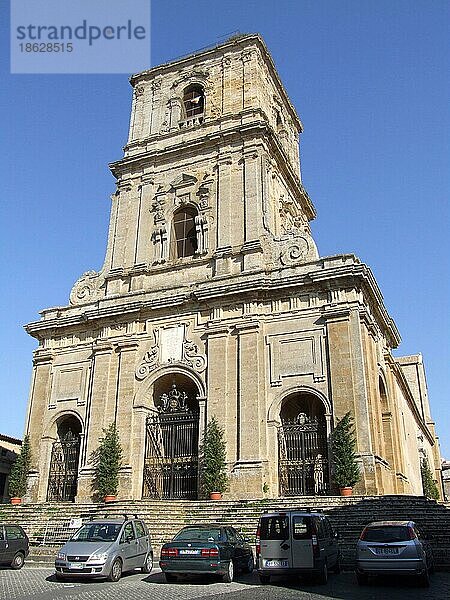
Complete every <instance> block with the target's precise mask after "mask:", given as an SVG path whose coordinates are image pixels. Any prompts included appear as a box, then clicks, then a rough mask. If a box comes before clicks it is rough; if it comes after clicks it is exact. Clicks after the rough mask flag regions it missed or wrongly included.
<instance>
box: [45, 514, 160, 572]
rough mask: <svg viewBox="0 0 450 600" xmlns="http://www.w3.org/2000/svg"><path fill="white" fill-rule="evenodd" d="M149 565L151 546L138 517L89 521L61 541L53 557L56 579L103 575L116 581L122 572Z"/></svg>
mask: <svg viewBox="0 0 450 600" xmlns="http://www.w3.org/2000/svg"><path fill="white" fill-rule="evenodd" d="M137 568H139V569H141V570H142V572H143V573H150V572H151V570H152V568H153V549H152V545H151V541H150V535H149V532H148V529H147V527H146V525H145V523H144V521H142V520H141V519H138V518H130V517H128V516H127V515H125V516H124V517H123V518H121V519H107V518H105V519H99V520H95V521H89V522H88V523H85V524H84V525H82V527H80V529H78V531H77V532H76V533H75V534H74V535H73V536H72V537H71V538H70V540H69V541H68V542H66V543H65V544H64V546H63V547H62V548H61V550H60V551H59V552H58V554H57V556H56V559H55V576H56V578H57V579H66V578H69V577H83V578H105V579H108V581H118V580H119V579H120V577H121V575H122V572H124V571H132V570H133V569H137Z"/></svg>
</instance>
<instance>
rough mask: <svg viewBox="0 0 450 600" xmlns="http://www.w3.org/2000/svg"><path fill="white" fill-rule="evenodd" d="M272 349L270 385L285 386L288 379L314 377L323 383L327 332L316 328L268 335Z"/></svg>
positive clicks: (267, 341) (315, 380)
mask: <svg viewBox="0 0 450 600" xmlns="http://www.w3.org/2000/svg"><path fill="white" fill-rule="evenodd" d="M266 344H267V345H268V347H269V366H270V385H271V386H273V387H275V386H279V385H281V384H282V379H283V378H284V377H295V376H302V375H310V376H312V378H313V381H314V382H319V381H323V380H324V378H325V373H324V364H323V363H324V360H323V331H322V329H313V330H307V331H293V332H289V333H281V334H277V335H268V336H266Z"/></svg>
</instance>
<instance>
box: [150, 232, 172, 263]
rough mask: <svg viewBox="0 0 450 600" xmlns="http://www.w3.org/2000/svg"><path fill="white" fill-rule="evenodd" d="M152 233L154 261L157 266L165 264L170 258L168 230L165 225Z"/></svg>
mask: <svg viewBox="0 0 450 600" xmlns="http://www.w3.org/2000/svg"><path fill="white" fill-rule="evenodd" d="M161 225H162V226H161V227H159V228H158V229H155V231H154V232H153V233H152V240H153V244H154V260H153V262H155V263H156V264H158V263H164V262H166V260H167V259H168V257H169V244H168V239H167V229H166V225H165V223H162V224H161Z"/></svg>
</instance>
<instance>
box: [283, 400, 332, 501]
mask: <svg viewBox="0 0 450 600" xmlns="http://www.w3.org/2000/svg"><path fill="white" fill-rule="evenodd" d="M280 420H281V425H280V427H279V428H278V470H279V485H280V495H281V496H315V495H322V494H326V493H327V492H328V489H329V474H328V443H327V427H326V419H325V408H324V405H323V403H322V402H321V400H320V399H319V398H318V397H317V396H315V395H314V394H312V393H308V392H297V393H295V394H291V395H289V396H287V397H286V398H285V399H284V400H283V402H282V404H281V409H280Z"/></svg>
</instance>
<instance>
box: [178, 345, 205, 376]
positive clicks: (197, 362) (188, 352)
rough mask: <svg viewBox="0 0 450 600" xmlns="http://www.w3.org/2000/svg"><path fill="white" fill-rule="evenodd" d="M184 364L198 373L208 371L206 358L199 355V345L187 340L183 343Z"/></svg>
mask: <svg viewBox="0 0 450 600" xmlns="http://www.w3.org/2000/svg"><path fill="white" fill-rule="evenodd" d="M182 362H184V363H186V364H187V365H188V366H189V367H192V368H193V369H194V370H195V371H197V372H198V373H201V372H202V371H204V370H205V369H206V356H205V355H204V354H199V351H198V346H197V344H194V342H191V341H190V340H185V341H184V343H183V358H182Z"/></svg>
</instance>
